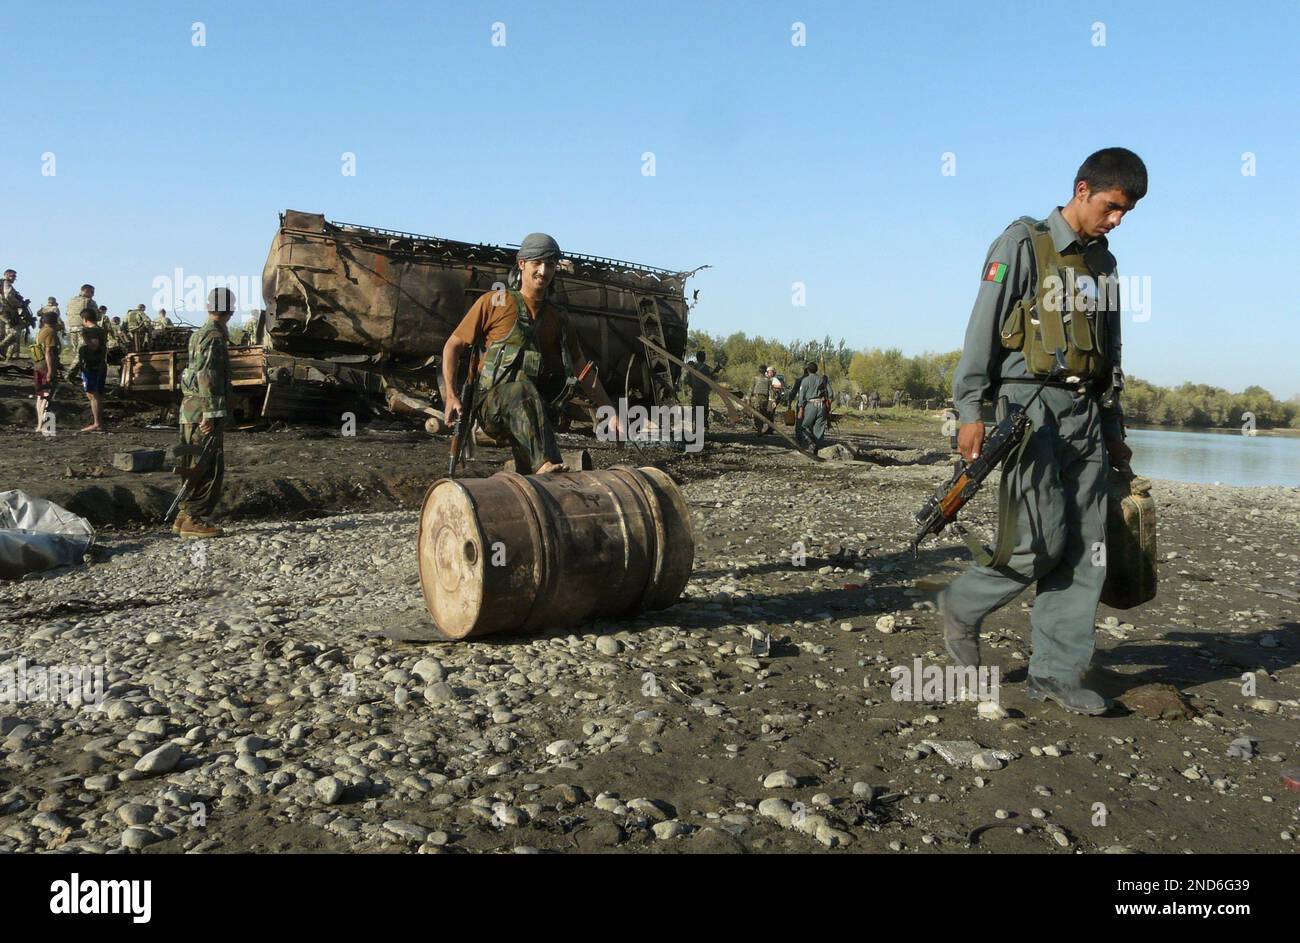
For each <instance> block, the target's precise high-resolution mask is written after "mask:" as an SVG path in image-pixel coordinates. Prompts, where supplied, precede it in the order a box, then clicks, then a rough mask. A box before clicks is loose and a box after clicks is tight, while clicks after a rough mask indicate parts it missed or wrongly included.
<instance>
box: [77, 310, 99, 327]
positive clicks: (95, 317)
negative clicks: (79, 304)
mask: <svg viewBox="0 0 1300 943" xmlns="http://www.w3.org/2000/svg"><path fill="white" fill-rule="evenodd" d="M81 320H83V321H89V322H90V323H91V324H98V323H99V312H98V311H96V310H95V309H94V308H87V309H86V310H85V311H82V312H81Z"/></svg>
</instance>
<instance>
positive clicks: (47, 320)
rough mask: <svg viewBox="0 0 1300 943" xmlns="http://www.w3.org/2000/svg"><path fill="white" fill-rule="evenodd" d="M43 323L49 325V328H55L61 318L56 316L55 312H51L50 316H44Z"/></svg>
mask: <svg viewBox="0 0 1300 943" xmlns="http://www.w3.org/2000/svg"><path fill="white" fill-rule="evenodd" d="M41 323H42V324H45V325H48V326H49V327H54V326H55V325H56V324H58V323H59V316H58V315H57V314H55V313H54V312H53V311H51V312H50V313H49V314H42V315H41Z"/></svg>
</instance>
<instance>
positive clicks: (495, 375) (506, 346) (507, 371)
mask: <svg viewBox="0 0 1300 943" xmlns="http://www.w3.org/2000/svg"><path fill="white" fill-rule="evenodd" d="M510 295H511V297H513V298H514V300H515V308H516V309H517V311H518V314H517V316H516V317H515V325H514V327H512V328H511V329H510V333H509V334H507V335H506V336H505V337H503V338H501V339H500V340H498V341H493V342H492V343H491V344H489V345H488V348H487V350H486V351H485V352H484V354H483V369H482V370H481V371H480V372H479V377H478V386H479V394H480V395H479V402H482V396H483V395H485V394H486V393H487V392H488V390H490V389H492V387H494V386H496V385H497V384H498V383H508V382H510V381H511V380H515V379H519V378H520V376H519V375H520V374H521V373H522V374H523V378H525V379H528V380H531V381H532V382H533V383H536V382H537V378H538V377H539V376H540V375H541V372H542V350H541V347H540V346H539V345H538V342H537V333H536V326H535V324H534V321H533V316H532V315H531V314H529V313H528V305H527V304H525V303H524V296H523V295H521V294H520V293H519V292H517V291H512V292H510ZM543 303H545V302H543ZM560 357H561V359H562V360H563V362H564V376H565V386H564V392H562V393H561V394H560V396H559V397H558V398H557V401H558V400H562V399H565V398H567V397H568V395H569V394H570V393H571V392H572V390H573V387H574V386H575V385H576V380H575V379H574V377H573V364H572V362H571V361H570V359H569V345H568V337H567V336H566V333H565V330H564V325H563V324H561V325H560Z"/></svg>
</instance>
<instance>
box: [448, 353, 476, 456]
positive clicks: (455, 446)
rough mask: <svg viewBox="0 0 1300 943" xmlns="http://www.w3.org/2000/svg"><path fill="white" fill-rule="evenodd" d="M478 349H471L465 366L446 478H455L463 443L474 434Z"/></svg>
mask: <svg viewBox="0 0 1300 943" xmlns="http://www.w3.org/2000/svg"><path fill="white" fill-rule="evenodd" d="M477 353H478V349H477V348H475V347H471V348H470V351H469V354H470V356H469V363H468V364H467V365H466V370H465V382H464V383H462V384H461V387H460V415H459V416H457V417H456V427H455V428H454V429H453V430H452V434H451V455H450V457H449V458H448V459H447V477H448V478H455V477H456V465H457V463H459V462H460V457H461V454H462V452H463V450H464V447H465V443H466V442H467V441H469V437H470V436H471V435H473V434H474V391H475V390H476V389H477V384H476V383H475V381H476V380H477V379H478V378H477V377H476V376H475V375H474V359H475V356H476V355H477Z"/></svg>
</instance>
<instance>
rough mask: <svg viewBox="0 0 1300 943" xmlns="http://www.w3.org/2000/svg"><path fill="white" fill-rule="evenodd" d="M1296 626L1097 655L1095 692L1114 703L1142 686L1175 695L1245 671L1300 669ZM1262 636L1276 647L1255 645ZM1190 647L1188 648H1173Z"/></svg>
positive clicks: (1182, 636)
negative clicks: (1169, 689)
mask: <svg viewBox="0 0 1300 943" xmlns="http://www.w3.org/2000/svg"><path fill="white" fill-rule="evenodd" d="M1297 630H1300V624H1297V623H1295V622H1283V623H1280V624H1279V625H1278V628H1277V629H1274V630H1267V631H1266V630H1261V631H1259V632H1254V633H1250V634H1231V633H1226V632H1214V631H1210V630H1206V631H1203V632H1188V631H1178V632H1170V633H1167V634H1165V635H1162V636H1160V638H1159V639H1158V640H1149V641H1142V642H1136V641H1134V642H1121V643H1120V644H1118V645H1116V646H1114V647H1113V648H1109V649H1105V650H1098V652H1097V654H1096V656H1095V657H1094V659H1093V664H1094V665H1095V666H1097V667H1100V668H1101V669H1102V670H1101V671H1100V672H1098V673H1097V680H1098V688H1099V690H1101V693H1102V694H1105V695H1106V696H1107V697H1119V696H1121V695H1123V694H1124V693H1125V692H1127V691H1131V690H1132V689H1133V688H1137V687H1141V686H1142V685H1144V684H1153V683H1163V684H1172V685H1173V686H1174V687H1176V688H1178V689H1179V690H1180V691H1183V690H1186V689H1187V688H1191V687H1196V686H1198V685H1202V684H1210V683H1213V682H1215V681H1239V680H1240V679H1241V676H1242V674H1244V673H1245V672H1247V671H1259V670H1260V669H1261V668H1263V669H1267V670H1268V671H1269V672H1270V673H1273V672H1277V671H1282V670H1285V669H1287V668H1292V667H1294V666H1296V665H1297V664H1300V645H1298V644H1297V635H1296V633H1297ZM1265 636H1272V637H1273V638H1274V640H1276V641H1277V643H1278V644H1277V646H1276V647H1271V648H1266V647H1264V646H1263V645H1261V644H1260V642H1261V640H1262V639H1263V638H1264V637H1265ZM1180 642H1192V643H1194V646H1192V647H1189V646H1186V645H1180V644H1176V643H1180ZM1134 664H1137V665H1146V666H1149V667H1145V668H1143V669H1142V670H1141V671H1138V672H1127V671H1125V672H1120V671H1115V670H1110V669H1108V668H1107V667H1106V666H1107V665H1114V666H1119V665H1134Z"/></svg>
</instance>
